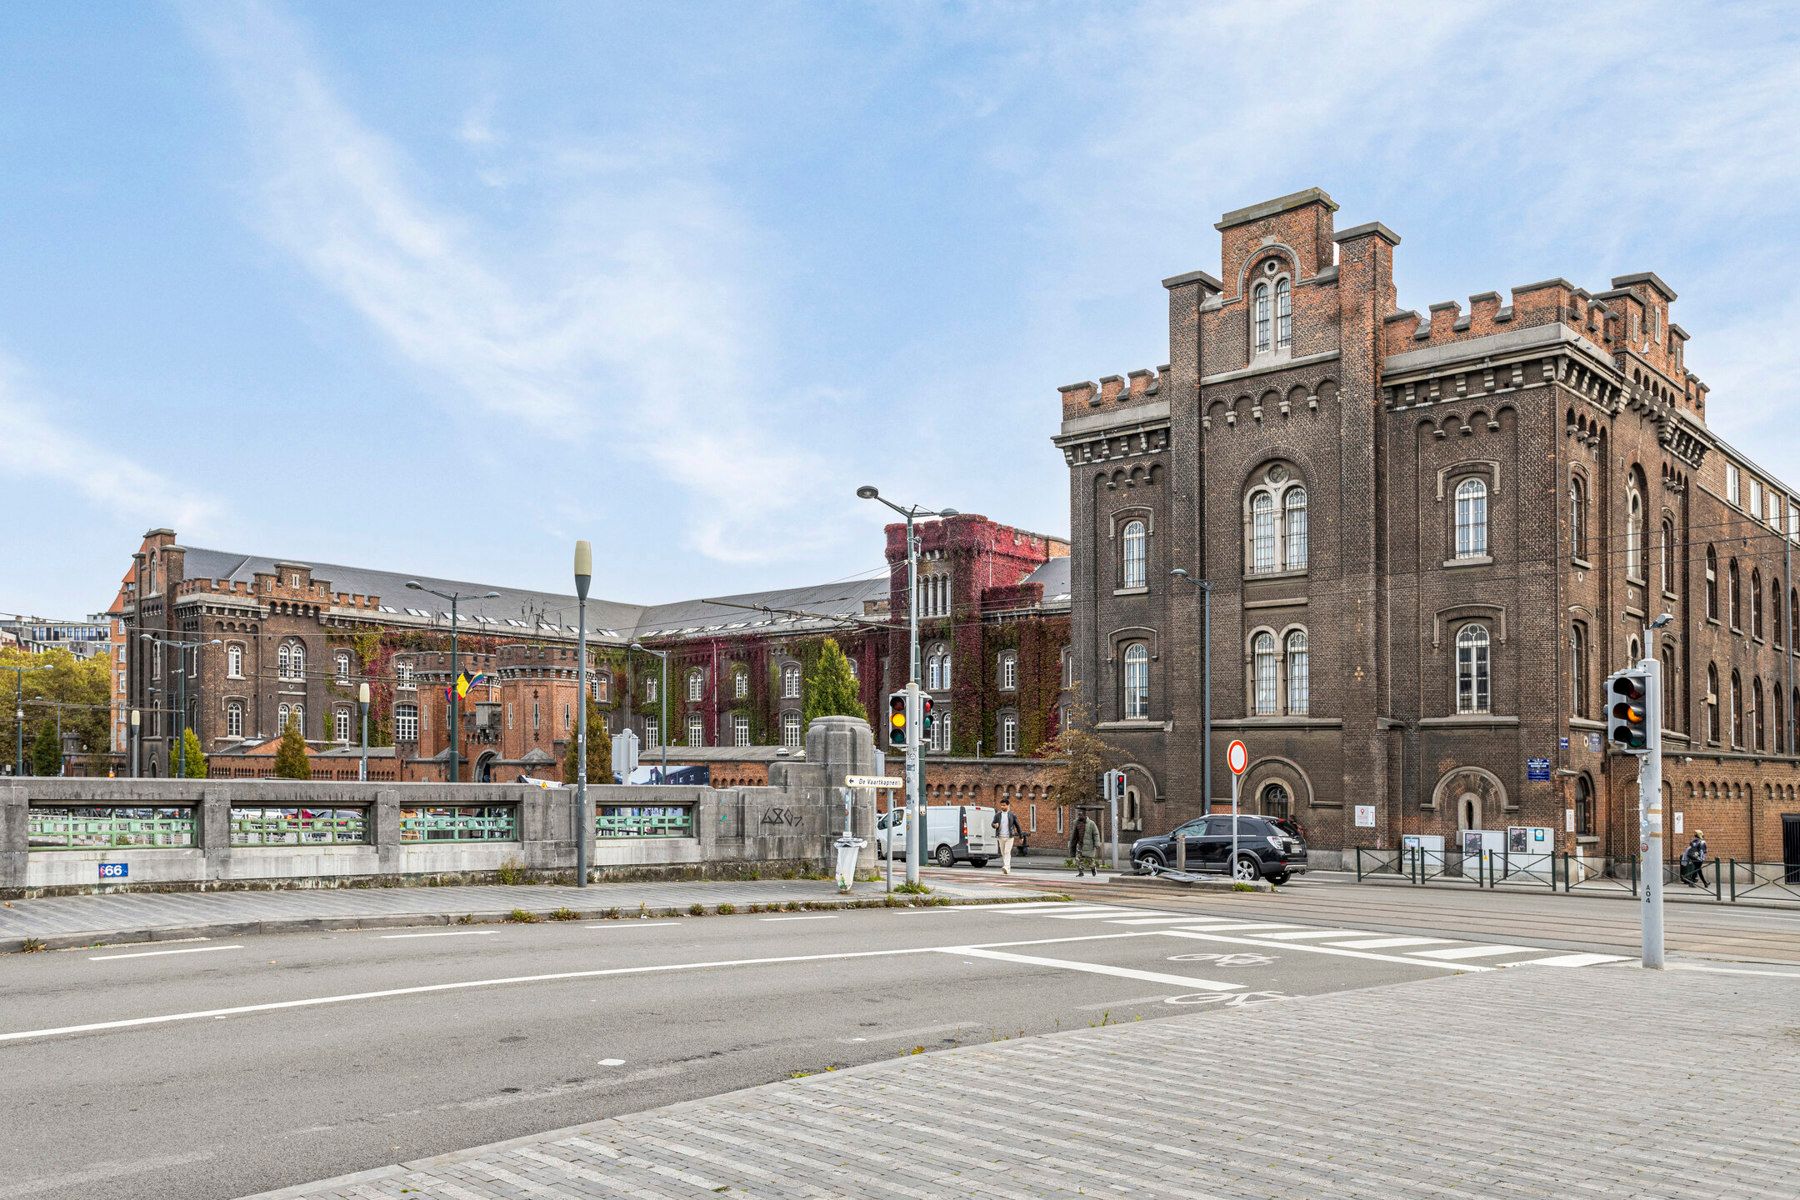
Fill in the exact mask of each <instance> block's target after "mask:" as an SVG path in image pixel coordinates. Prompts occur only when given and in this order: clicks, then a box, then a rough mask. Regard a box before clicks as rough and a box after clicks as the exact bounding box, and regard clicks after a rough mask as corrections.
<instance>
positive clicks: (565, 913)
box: [550, 908, 581, 921]
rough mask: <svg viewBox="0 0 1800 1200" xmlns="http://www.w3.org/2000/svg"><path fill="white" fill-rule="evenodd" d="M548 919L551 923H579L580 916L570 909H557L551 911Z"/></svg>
mask: <svg viewBox="0 0 1800 1200" xmlns="http://www.w3.org/2000/svg"><path fill="white" fill-rule="evenodd" d="M550 919H551V920H552V921H579V920H581V914H580V913H578V912H576V911H575V910H574V909H572V908H557V909H552V910H551V912H550Z"/></svg>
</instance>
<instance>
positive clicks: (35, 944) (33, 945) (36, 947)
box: [19, 938, 44, 954]
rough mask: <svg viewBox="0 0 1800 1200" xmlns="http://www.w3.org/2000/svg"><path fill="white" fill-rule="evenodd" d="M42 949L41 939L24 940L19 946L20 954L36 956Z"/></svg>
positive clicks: (42, 942) (42, 940) (42, 941)
mask: <svg viewBox="0 0 1800 1200" xmlns="http://www.w3.org/2000/svg"><path fill="white" fill-rule="evenodd" d="M43 949H44V939H43V938H26V939H25V940H24V941H23V942H21V943H20V944H19V953H20V954H37V953H40V952H41V951H42V950H43Z"/></svg>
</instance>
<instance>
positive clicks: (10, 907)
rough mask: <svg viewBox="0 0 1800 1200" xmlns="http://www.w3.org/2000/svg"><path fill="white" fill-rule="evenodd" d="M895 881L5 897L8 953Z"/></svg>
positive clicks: (976, 891) (1015, 892)
mask: <svg viewBox="0 0 1800 1200" xmlns="http://www.w3.org/2000/svg"><path fill="white" fill-rule="evenodd" d="M928 886H929V887H930V888H931V895H929V896H925V897H913V896H898V895H897V896H895V899H896V900H898V901H902V902H906V903H911V902H912V901H914V900H915V899H917V900H924V901H926V902H929V901H931V900H937V899H945V900H954V901H956V902H958V903H982V902H988V901H997V902H999V901H1010V900H1042V899H1046V898H1052V897H1054V896H1056V895H1058V894H1059V893H1058V892H1056V891H1055V890H1054V889H1048V888H1010V887H996V886H994V885H992V884H987V883H973V882H965V881H963V880H953V879H932V880H930V882H929V884H928ZM886 895H887V890H886V886H885V884H884V883H879V882H878V883H859V884H857V885H856V887H855V889H854V890H853V891H852V892H851V893H850V894H849V895H848V896H840V895H839V894H838V891H837V885H836V884H835V883H833V882H832V881H831V880H828V879H826V880H811V879H793V880H784V879H763V880H716V881H713V880H700V881H689V882H648V883H596V884H592V885H590V886H588V887H586V888H577V887H573V886H570V885H567V884H520V885H516V886H510V887H509V886H505V885H499V884H496V885H492V886H472V887H394V888H299V889H289V890H280V891H255V892H251V891H227V892H114V893H111V894H105V893H102V894H99V895H89V896H51V897H46V898H43V899H38V900H10V901H6V902H4V903H3V904H0V953H4V952H7V951H12V950H18V949H20V948H22V947H23V945H24V944H25V942H26V940H27V939H31V940H35V941H41V942H43V943H44V946H43V948H44V949H48V950H57V949H62V948H65V947H69V946H87V945H92V944H93V943H95V942H134V941H139V942H141V941H168V940H171V939H174V938H183V937H196V936H201V935H209V936H216V937H237V936H241V935H244V934H254V933H283V932H292V931H297V930H308V929H371V928H378V927H382V926H393V925H426V924H437V925H447V924H449V923H450V922H452V921H459V920H461V919H462V918H465V917H467V918H471V919H473V920H474V921H479V922H486V921H497V920H503V919H504V918H505V917H506V916H507V914H508V913H511V912H512V911H513V910H514V909H524V910H525V911H527V912H531V913H537V914H540V915H541V914H544V913H549V912H553V911H555V910H557V909H561V908H568V909H571V910H573V911H575V912H578V913H580V914H581V915H582V916H583V917H595V916H599V915H602V914H604V913H605V912H606V911H607V910H608V909H614V908H616V909H618V910H619V911H620V912H622V913H626V914H629V915H632V916H635V915H637V913H638V911H639V906H640V905H641V906H643V908H644V910H645V911H646V912H648V913H649V914H650V915H654V916H665V915H672V914H674V913H680V912H686V911H687V910H688V908H689V907H690V906H692V905H695V904H699V905H702V906H704V907H706V908H707V909H714V908H717V907H718V906H719V905H721V904H731V905H735V906H736V907H738V908H748V907H749V906H750V905H752V904H762V905H769V904H789V903H793V904H811V905H814V906H818V907H824V908H837V907H841V906H845V905H854V904H880V903H881V902H882V900H883V898H884V897H885V896H886Z"/></svg>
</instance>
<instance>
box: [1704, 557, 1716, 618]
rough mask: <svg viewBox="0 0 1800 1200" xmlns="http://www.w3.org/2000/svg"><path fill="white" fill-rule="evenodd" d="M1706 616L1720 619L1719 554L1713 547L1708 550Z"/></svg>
mask: <svg viewBox="0 0 1800 1200" xmlns="http://www.w3.org/2000/svg"><path fill="white" fill-rule="evenodd" d="M1706 615H1707V618H1708V619H1709V620H1713V621H1716V620H1718V619H1719V552H1718V551H1716V550H1714V549H1713V548H1712V547H1711V546H1708V547H1707V548H1706Z"/></svg>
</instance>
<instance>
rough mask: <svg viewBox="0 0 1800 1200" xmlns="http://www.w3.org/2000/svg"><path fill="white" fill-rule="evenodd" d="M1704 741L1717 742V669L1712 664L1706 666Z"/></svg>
mask: <svg viewBox="0 0 1800 1200" xmlns="http://www.w3.org/2000/svg"><path fill="white" fill-rule="evenodd" d="M1706 740H1707V741H1708V742H1709V743H1712V744H1713V745H1717V744H1718V741H1719V668H1718V667H1717V666H1715V665H1714V664H1712V663H1707V664H1706Z"/></svg>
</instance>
